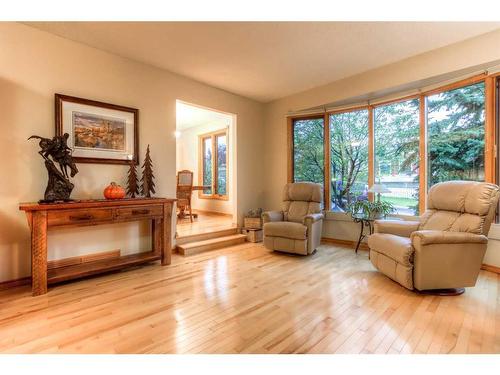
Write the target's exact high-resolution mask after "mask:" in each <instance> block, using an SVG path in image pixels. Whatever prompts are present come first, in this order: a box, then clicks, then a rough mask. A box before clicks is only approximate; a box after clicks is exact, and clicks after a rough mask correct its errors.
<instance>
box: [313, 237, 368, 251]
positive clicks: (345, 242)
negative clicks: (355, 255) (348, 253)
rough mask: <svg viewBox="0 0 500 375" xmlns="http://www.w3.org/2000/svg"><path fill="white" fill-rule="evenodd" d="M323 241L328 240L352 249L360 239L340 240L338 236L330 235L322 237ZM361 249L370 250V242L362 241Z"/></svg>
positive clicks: (333, 243)
mask: <svg viewBox="0 0 500 375" xmlns="http://www.w3.org/2000/svg"><path fill="white" fill-rule="evenodd" d="M321 242H326V243H329V244H332V245H338V246H343V247H348V248H351V249H355V248H356V245H357V244H358V241H350V240H340V239H338V238H329V237H321ZM359 250H365V251H368V244H366V243H365V242H361V243H360V244H359Z"/></svg>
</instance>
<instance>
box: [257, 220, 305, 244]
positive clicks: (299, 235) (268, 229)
mask: <svg viewBox="0 0 500 375" xmlns="http://www.w3.org/2000/svg"><path fill="white" fill-rule="evenodd" d="M306 232H307V227H306V226H305V225H302V224H300V223H293V222H290V221H275V222H270V223H265V224H264V236H270V237H283V238H289V239H293V240H305V239H306Z"/></svg>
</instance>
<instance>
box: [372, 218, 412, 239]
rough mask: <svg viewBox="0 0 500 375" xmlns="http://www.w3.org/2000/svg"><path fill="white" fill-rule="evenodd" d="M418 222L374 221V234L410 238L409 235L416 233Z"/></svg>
mask: <svg viewBox="0 0 500 375" xmlns="http://www.w3.org/2000/svg"><path fill="white" fill-rule="evenodd" d="M419 226H420V222H418V221H404V220H375V222H374V233H387V234H394V235H396V236H401V237H410V235H411V234H412V233H413V232H415V231H418V227H419Z"/></svg>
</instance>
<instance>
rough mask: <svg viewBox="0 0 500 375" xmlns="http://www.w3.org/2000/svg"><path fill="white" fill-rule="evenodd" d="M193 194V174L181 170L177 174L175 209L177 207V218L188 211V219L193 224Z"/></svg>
mask: <svg viewBox="0 0 500 375" xmlns="http://www.w3.org/2000/svg"><path fill="white" fill-rule="evenodd" d="M192 193H193V172H191V171H188V170H182V171H179V172H177V207H179V218H180V219H182V218H184V216H185V212H186V210H187V209H189V219H190V220H191V222H193V212H192V209H191V195H192Z"/></svg>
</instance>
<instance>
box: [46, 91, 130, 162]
mask: <svg viewBox="0 0 500 375" xmlns="http://www.w3.org/2000/svg"><path fill="white" fill-rule="evenodd" d="M104 124H105V125H104ZM104 127H106V128H104ZM138 129H139V110H138V109H136V108H130V107H125V106H121V105H116V104H110V103H104V102H99V101H96V100H90V99H84V98H78V97H74V96H68V95H63V94H55V130H56V135H62V134H64V133H68V134H69V135H70V137H69V138H68V145H69V146H70V148H71V149H72V150H73V159H74V160H75V161H76V162H77V163H95V164H126V165H128V164H129V163H130V162H131V161H135V163H136V164H137V165H138V164H139V130H138Z"/></svg>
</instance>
